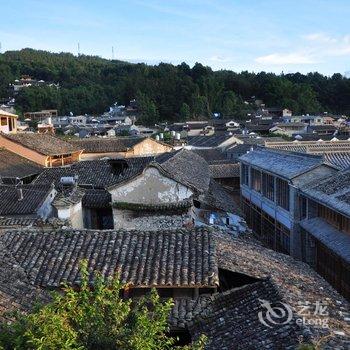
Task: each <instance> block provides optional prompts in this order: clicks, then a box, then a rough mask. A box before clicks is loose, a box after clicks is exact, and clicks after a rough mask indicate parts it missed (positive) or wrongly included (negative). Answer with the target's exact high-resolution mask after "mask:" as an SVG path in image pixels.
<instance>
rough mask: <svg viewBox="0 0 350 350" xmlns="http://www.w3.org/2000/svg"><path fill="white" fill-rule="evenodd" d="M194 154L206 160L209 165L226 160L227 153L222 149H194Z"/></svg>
mask: <svg viewBox="0 0 350 350" xmlns="http://www.w3.org/2000/svg"><path fill="white" fill-rule="evenodd" d="M193 152H194V153H197V154H198V155H199V156H201V157H202V158H204V159H205V160H206V161H207V162H208V163H209V164H211V163H212V162H215V161H220V160H225V159H226V156H225V153H224V152H223V151H222V150H221V149H220V148H203V149H194V150H193Z"/></svg>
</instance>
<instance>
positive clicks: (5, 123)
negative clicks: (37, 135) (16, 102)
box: [0, 110, 18, 134]
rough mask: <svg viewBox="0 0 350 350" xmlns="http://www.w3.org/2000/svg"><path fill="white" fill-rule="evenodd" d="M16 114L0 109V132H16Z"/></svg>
mask: <svg viewBox="0 0 350 350" xmlns="http://www.w3.org/2000/svg"><path fill="white" fill-rule="evenodd" d="M17 118H18V116H17V115H16V114H12V113H9V112H5V111H2V110H0V133H4V134H15V133H16V132H17Z"/></svg>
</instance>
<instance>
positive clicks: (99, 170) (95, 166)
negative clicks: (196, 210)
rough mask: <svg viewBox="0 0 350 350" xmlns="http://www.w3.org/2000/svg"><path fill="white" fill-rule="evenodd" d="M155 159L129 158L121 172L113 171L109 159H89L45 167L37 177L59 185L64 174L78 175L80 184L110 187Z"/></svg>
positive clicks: (45, 182) (41, 180)
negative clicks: (62, 165) (55, 166)
mask: <svg viewBox="0 0 350 350" xmlns="http://www.w3.org/2000/svg"><path fill="white" fill-rule="evenodd" d="M152 160H153V157H137V158H128V159H127V160H126V161H127V164H128V167H127V168H126V169H125V170H123V171H122V172H120V173H115V172H113V167H112V165H111V163H110V161H109V160H87V161H83V162H79V163H74V164H72V165H70V166H67V167H57V168H48V169H45V170H44V171H43V172H42V173H41V174H40V175H39V176H38V177H37V178H36V179H35V181H34V182H35V183H37V184H47V183H52V182H54V183H55V185H56V187H59V181H60V179H61V177H63V176H75V175H77V176H78V180H77V181H78V185H79V186H85V187H88V186H90V187H94V188H105V187H109V186H112V185H115V184H118V183H121V182H123V181H126V180H128V179H131V178H132V177H134V176H136V175H138V174H141V173H142V171H143V169H144V168H145V167H146V166H147V165H148V164H149V163H150V162H151V161H152Z"/></svg>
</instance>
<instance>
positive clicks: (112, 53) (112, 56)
mask: <svg viewBox="0 0 350 350" xmlns="http://www.w3.org/2000/svg"><path fill="white" fill-rule="evenodd" d="M112 60H114V46H112Z"/></svg>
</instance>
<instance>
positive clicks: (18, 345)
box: [0, 262, 205, 350]
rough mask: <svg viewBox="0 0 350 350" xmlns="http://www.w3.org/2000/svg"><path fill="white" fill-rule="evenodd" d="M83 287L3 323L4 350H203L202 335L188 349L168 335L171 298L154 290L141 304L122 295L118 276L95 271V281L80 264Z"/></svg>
mask: <svg viewBox="0 0 350 350" xmlns="http://www.w3.org/2000/svg"><path fill="white" fill-rule="evenodd" d="M81 276H82V282H81V285H80V288H79V289H76V288H73V287H69V286H66V287H65V288H64V292H63V293H58V292H57V293H55V294H54V295H53V300H52V302H51V303H49V304H46V305H44V306H41V307H38V308H37V309H36V310H35V312H33V313H31V314H29V315H21V314H18V315H17V320H16V322H14V323H12V324H10V325H7V324H3V325H1V324H0V349H1V350H32V349H38V350H57V349H62V350H73V349H74V350H117V349H118V350H166V349H179V350H201V349H203V347H204V342H205V339H204V337H202V338H200V339H198V341H197V342H195V343H193V344H192V345H189V346H185V347H176V346H175V343H176V339H175V338H172V337H169V336H167V332H168V330H169V329H168V322H167V320H168V316H169V313H170V310H171V308H172V306H173V303H172V300H170V299H169V300H167V301H162V300H160V298H159V296H158V294H157V292H156V290H152V292H151V293H150V294H149V295H148V296H146V297H143V298H141V299H139V301H137V302H133V301H132V300H131V299H122V298H121V293H122V290H123V288H127V287H128V286H125V285H122V284H121V283H120V281H119V279H118V278H117V277H115V278H110V279H104V278H103V277H101V275H96V276H95V278H94V283H93V285H91V283H90V282H91V280H90V277H91V276H89V273H88V270H87V263H86V262H83V263H82V267H81Z"/></svg>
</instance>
